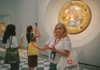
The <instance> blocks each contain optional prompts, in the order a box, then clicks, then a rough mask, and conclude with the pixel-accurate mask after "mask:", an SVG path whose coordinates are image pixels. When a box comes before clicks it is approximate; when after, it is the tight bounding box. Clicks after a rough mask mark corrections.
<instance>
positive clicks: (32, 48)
mask: <svg viewBox="0 0 100 70" xmlns="http://www.w3.org/2000/svg"><path fill="white" fill-rule="evenodd" d="M35 46H37V43H36V42H30V43H29V44H28V51H27V53H28V56H31V55H38V54H39V50H38V49H37V48H36V47H35Z"/></svg>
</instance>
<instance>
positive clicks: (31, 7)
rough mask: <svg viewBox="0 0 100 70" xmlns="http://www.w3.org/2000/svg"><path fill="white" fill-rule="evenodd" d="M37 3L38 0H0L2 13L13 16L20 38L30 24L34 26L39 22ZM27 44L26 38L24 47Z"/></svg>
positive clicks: (12, 21) (0, 11)
mask: <svg viewBox="0 0 100 70" xmlns="http://www.w3.org/2000/svg"><path fill="white" fill-rule="evenodd" d="M37 5H38V4H37V0H0V15H5V16H6V15H10V16H11V23H12V24H15V25H16V31H17V38H18V39H19V37H20V36H21V34H22V33H24V34H26V27H27V26H28V25H33V26H34V24H35V22H37V10H38V9H37ZM7 24H9V23H7ZM24 38H26V37H24ZM26 44H27V42H26V39H24V42H23V45H22V47H26Z"/></svg>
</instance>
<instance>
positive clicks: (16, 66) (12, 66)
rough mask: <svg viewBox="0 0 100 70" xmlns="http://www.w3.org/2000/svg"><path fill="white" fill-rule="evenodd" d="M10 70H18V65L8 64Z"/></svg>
mask: <svg viewBox="0 0 100 70" xmlns="http://www.w3.org/2000/svg"><path fill="white" fill-rule="evenodd" d="M10 66H11V70H19V63H12V64H10Z"/></svg>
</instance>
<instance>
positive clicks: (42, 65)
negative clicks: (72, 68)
mask: <svg viewBox="0 0 100 70" xmlns="http://www.w3.org/2000/svg"><path fill="white" fill-rule="evenodd" d="M19 52H20V60H21V63H20V69H19V70H28V66H27V51H26V50H23V49H20V50H19ZM48 69H49V61H48V59H44V58H43V57H41V56H39V58H38V66H37V67H36V68H35V70H48ZM0 70H10V65H9V64H4V61H3V60H0ZM80 70H87V69H80Z"/></svg>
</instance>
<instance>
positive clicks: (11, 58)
mask: <svg viewBox="0 0 100 70" xmlns="http://www.w3.org/2000/svg"><path fill="white" fill-rule="evenodd" d="M11 43H12V37H11V41H10V45H9V48H7V49H6V54H5V58H4V63H5V64H11V63H20V58H19V52H18V49H17V48H11Z"/></svg>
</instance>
